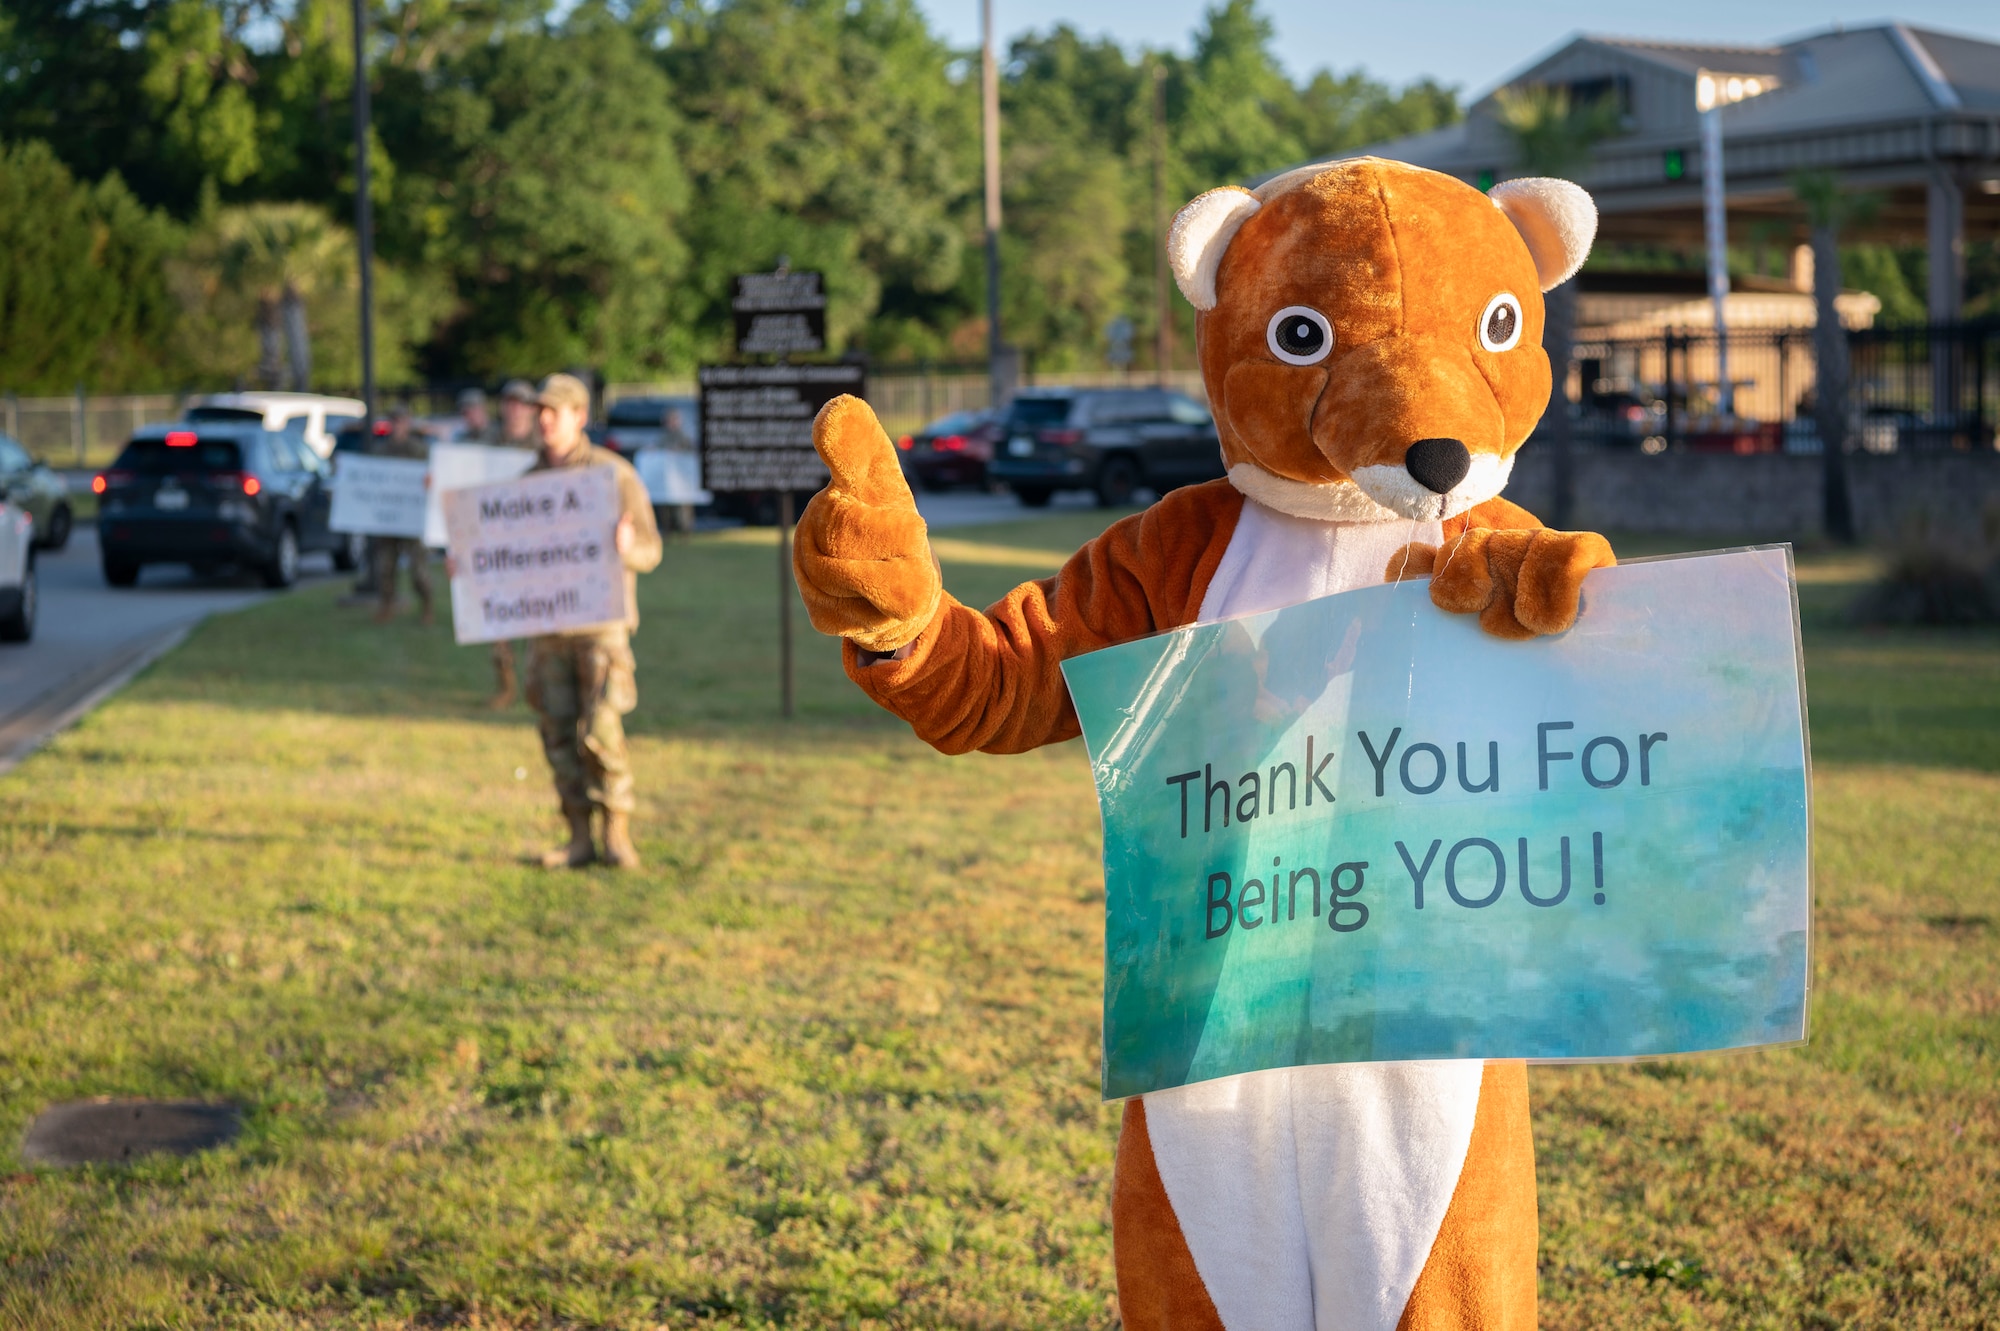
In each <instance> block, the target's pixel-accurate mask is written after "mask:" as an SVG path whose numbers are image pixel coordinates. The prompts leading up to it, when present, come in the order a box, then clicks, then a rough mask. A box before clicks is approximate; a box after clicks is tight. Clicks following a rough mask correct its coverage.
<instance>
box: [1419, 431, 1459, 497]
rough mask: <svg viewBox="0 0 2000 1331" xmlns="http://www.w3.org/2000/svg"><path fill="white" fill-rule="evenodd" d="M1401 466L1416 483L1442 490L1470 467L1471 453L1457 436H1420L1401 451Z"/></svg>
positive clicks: (1427, 488)
mask: <svg viewBox="0 0 2000 1331" xmlns="http://www.w3.org/2000/svg"><path fill="white" fill-rule="evenodd" d="M1403 466H1404V467H1406V468H1408V469H1409V473H1410V475H1412V476H1414V477H1415V478H1416V480H1417V484H1419V485H1421V486H1423V487H1424V488H1425V489H1426V490H1430V491H1432V492H1434V493H1436V494H1444V493H1446V492H1447V491H1449V490H1450V489H1451V487H1452V486H1454V485H1457V484H1458V483H1459V482H1460V481H1462V480H1464V479H1465V473H1467V472H1468V471H1471V470H1472V454H1471V453H1469V452H1467V451H1466V448H1465V445H1464V444H1461V443H1459V442H1458V440H1456V439H1419V440H1417V442H1416V443H1414V444H1411V445H1410V451H1409V452H1407V453H1405V454H1403Z"/></svg>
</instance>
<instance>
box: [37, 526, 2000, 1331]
mask: <svg viewBox="0 0 2000 1331" xmlns="http://www.w3.org/2000/svg"><path fill="white" fill-rule="evenodd" d="M1101 521H1102V519H1100V518H1099V517H1098V516H1097V515H1095V514H1081V513H1079V514H1067V515H1062V516H1055V517H1049V518H1044V519H1039V520H1035V521H1030V522H1022V523H1019V524H1014V525H1010V526H1007V527H992V528H985V529H977V530H966V531H955V532H951V533H948V534H946V535H948V537H949V539H941V540H940V541H939V543H938V544H939V549H940V554H941V556H942V557H943V559H944V562H945V571H946V576H947V579H948V581H949V583H950V584H951V586H952V587H953V589H954V590H955V591H957V592H958V593H959V594H960V595H961V596H962V597H964V598H965V599H967V600H973V601H984V600H986V599H990V598H991V597H993V596H995V595H997V594H998V593H999V592H1001V591H1002V590H1004V589H1005V588H1006V587H1007V586H1009V585H1011V584H1012V583H1013V582H1015V581H1018V580H1019V579H1020V578H1022V577H1027V576H1034V575H1036V574H1038V573H1039V572H1041V571H1044V570H1046V569H1047V568H1048V567H1051V566H1052V564H1053V562H1054V560H1055V559H1057V558H1059V557H1060V556H1061V554H1063V553H1064V552H1066V551H1068V550H1070V549H1071V548H1073V547H1074V546H1075V545H1076V544H1077V543H1078V542H1079V541H1080V540H1082V539H1084V538H1085V537H1086V536H1088V535H1089V534H1090V533H1091V532H1092V531H1093V530H1094V529H1095V528H1096V527H1097V526H1098V525H1100V523H1101ZM770 540H771V538H770V534H769V533H735V534H724V535H719V536H710V537H703V538H701V539H699V540H696V541H693V542H689V543H682V544H675V545H672V546H670V548H669V550H668V554H667V558H666V562H665V564H664V565H663V568H662V571H661V572H659V573H657V574H655V575H653V576H651V577H649V578H646V579H642V580H641V598H642V610H643V613H644V615H645V619H646V623H645V627H644V628H643V629H642V630H641V632H640V635H639V638H638V640H637V650H638V655H639V659H640V690H641V695H642V700H641V705H640V708H639V710H638V711H637V712H636V713H634V715H633V716H632V717H631V719H630V720H631V724H630V729H631V731H632V733H633V734H634V736H635V740H634V746H633V747H634V756H635V760H636V763H637V765H638V769H639V790H640V799H641V816H640V819H639V823H640V832H641V836H640V847H641V850H642V851H643V852H644V853H645V854H646V855H647V857H648V867H647V869H646V870H645V871H643V872H641V873H639V874H636V875H630V876H619V875H616V874H613V873H608V872H603V871H591V872H587V873H582V874H563V873H549V872H545V871H542V870H539V869H531V868H528V867H525V866H524V865H523V864H522V863H521V857H522V856H523V855H524V854H525V853H527V852H529V851H531V850H534V849H538V848H540V847H541V846H543V845H545V844H547V843H549V842H550V841H551V840H552V839H553V838H555V836H556V834H557V830H558V829H557V820H556V818H555V815H554V810H553V808H552V807H551V805H552V800H551V796H550V794H549V791H548V786H547V781H546V777H545V775H544V771H543V767H542V761H541V757H540V752H539V749H538V746H537V745H536V742H535V739H534V736H533V732H532V730H531V728H530V726H529V724H528V718H527V715H526V713H525V712H523V711H514V712H510V713H507V714H503V715H497V716H496V715H495V714H493V713H490V712H488V711H486V710H485V709H484V707H483V706H482V701H483V697H484V693H485V690H486V688H487V687H488V685H489V680H488V678H487V673H486V672H487V664H486V658H485V653H484V652H483V651H482V650H473V649H460V648H455V647H453V646H452V645H451V643H450V641H449V637H448V632H447V631H446V630H444V629H442V628H439V629H436V630H429V631H426V630H420V629H418V628H416V627H414V626H413V625H408V624H403V625H397V626H394V627H391V628H388V629H378V628H376V627H375V626H373V625H371V624H369V623H367V622H366V621H365V619H364V617H363V613H364V612H361V611H343V610H339V609H337V608H336V607H335V606H334V591H333V590H332V589H327V588H321V589H316V590H310V591H306V592H303V593H300V594H298V595H295V596H291V597H288V598H285V599H282V600H278V601H274V602H269V603H266V604H264V605H262V606H260V607H258V608H256V609H254V610H252V611H249V612H246V613H243V614H240V615H236V616H232V617H228V618H223V619H217V620H214V621H211V622H210V623H209V624H208V625H207V626H206V627H204V628H203V629H202V630H201V631H200V632H198V633H197V634H195V635H194V637H193V638H191V639H190V641H189V642H188V643H187V644H186V645H185V646H184V647H183V648H181V649H180V650H179V651H177V652H176V653H174V654H173V655H171V656H170V657H168V658H167V659H165V660H164V661H162V662H161V663H160V664H159V665H157V666H156V667H154V668H153V669H152V670H151V671H150V672H149V673H148V674H147V675H146V676H145V677H144V678H142V679H141V680H140V681H139V682H138V683H137V684H135V685H134V686H133V687H132V688H130V689H129V690H127V691H126V692H125V693H124V694H123V695H121V696H120V697H119V698H118V699H116V700H115V701H114V702H113V703H111V704H110V705H109V706H107V707H105V708H104V709H103V710H102V711H100V712H99V713H97V714H96V715H95V716H93V717H91V718H90V719H89V720H88V721H87V722H85V723H84V724H83V725H82V726H80V727H78V728H77V729H76V730H74V731H72V732H70V733H69V734H67V735H65V736H63V737H62V738H61V739H59V740H58V741H57V742H56V743H55V744H54V745H52V746H51V747H50V748H49V749H48V750H46V751H45V752H43V753H41V754H40V755H38V756H37V757H35V758H33V759H32V760H30V761H29V762H27V763H26V764H24V765H23V766H22V767H21V768H19V769H18V770H17V771H15V772H14V773H13V774H11V775H9V776H7V777H5V778H0V1326H6V1327H12V1326H17V1325H18V1326H23V1327H75V1328H85V1327H90V1328H95V1327H111V1326H143V1327H179V1326H188V1327H194V1326H202V1327H207V1326H231V1327H295V1326H296V1327H308V1326H309V1327H336V1326H338V1327H416V1326H424V1327H430V1326H438V1325H466V1326H480V1327H546V1326H616V1327H627V1326H630V1327H641V1326H655V1325H668V1326H676V1327H679V1326H696V1325H727V1326H777V1325H784V1326H794V1327H816V1326H908V1327H927V1326H967V1327H994V1328H997V1327H1021V1328H1034V1327H1105V1326H1111V1325H1114V1324H1115V1321H1116V1305H1115V1300H1114V1298H1113V1295H1112V1289H1111V1265H1110V1234H1109V1225H1108V1215H1107V1196H1108V1186H1109V1177H1110V1169H1111V1161H1112V1153H1113V1149H1114V1146H1115V1141H1116V1130H1117V1129H1116V1125H1117V1111H1116V1107H1115V1106H1112V1107H1107V1106H1103V1105H1101V1104H1099V1102H1098V1100H1097V1094H1096V1082H1095V1078H1096V1067H1097V1026H1098V1002H1099V982H1100V970H1101V953H1100V948H1101V928H1102V923H1101V921H1102V909H1103V907H1102V892H1101V888H1100V884H1099V869H1098V860H1097V855H1098V834H1097V815H1096V810H1095V805H1094V802H1093V799H1092V795H1091V789H1090V782H1089V774H1088V770H1087V766H1086V763H1085V758H1084V754H1083V752H1082V749H1081V746H1080V745H1076V744H1070V745H1064V746H1060V747H1058V748H1055V749H1051V750H1044V751H1041V752H1038V753H1035V754H1030V755H1026V756H1022V757H1012V758H989V757H984V756H977V757H970V758H957V759H945V758H941V757H938V756H936V755H934V754H932V753H931V752H930V751H929V750H928V749H926V748H924V747H922V746H921V745H919V744H918V743H916V742H915V741H914V740H913V739H911V738H910V737H909V735H908V734H907V732H906V731H904V730H903V728H902V727H901V726H900V725H899V724H898V723H896V722H894V721H893V720H891V719H889V718H887V717H885V716H883V715H881V714H878V713H877V712H875V711H874V709H873V708H872V705H870V704H869V703H867V702H866V700H865V699H864V698H862V697H861V695H860V694H859V692H858V691H857V690H855V689H854V688H853V687H852V686H851V685H849V684H848V683H847V681H846V679H845V678H844V677H843V676H842V675H841V673H840V670H839V666H838V659H837V652H836V650H835V648H834V647H833V645H832V644H831V643H828V642H826V641H824V640H821V639H818V638H816V637H814V636H813V635H811V634H810V632H809V631H807V630H806V628H805V624H804V616H803V614H802V613H801V614H800V615H799V618H798V624H799V628H800V631H801V632H800V639H799V641H800V647H801V652H800V666H799V710H800V716H799V719H798V721H797V722H795V723H793V724H791V725H782V724H779V723H778V722H777V721H776V719H775V711H776V682H775V674H774V668H773V665H772V660H773V656H774V651H775V641H776V624H775V618H776V616H775V612H774V609H773V594H774V588H773V584H774V582H775V574H774V570H773V550H772V546H771V543H770ZM1640 548H1642V547H1637V546H1635V547H1633V549H1634V550H1638V549H1640ZM1801 567H1802V573H1803V578H1804V582H1805V585H1804V588H1803V602H1804V611H1805V617H1806V621H1807V636H1808V658H1807V660H1808V669H1809V675H1810V701H1811V708H1812V723H1813V741H1814V756H1815V759H1816V767H1815V781H1816V795H1817V803H1816V814H1817V818H1818V826H1817V863H1818V869H1819V886H1818V919H1817V936H1816V947H1815V953H1816V963H1817V965H1816V976H1815V990H1814V995H1815V1010H1814V1013H1813V1031H1814V1038H1813V1042H1812V1044H1811V1045H1810V1046H1809V1047H1807V1048H1804V1049H1799V1050H1787V1051H1781V1052H1773V1053H1765V1054H1753V1055H1743V1056H1727V1057H1713V1058H1704V1059H1693V1060H1684V1061H1679V1062H1674V1063H1670V1064H1662V1065H1653V1066H1647V1067H1639V1068H1628V1067H1607V1068H1588V1069H1560V1070H1558V1069H1538V1070H1536V1071H1535V1072H1534V1073H1533V1093H1534V1097H1535V1128H1536V1134H1537V1141H1538V1145H1539V1152H1540V1155H1539V1159H1540V1180H1541V1194H1542V1235H1541V1243H1542V1246H1541V1252H1542V1310H1543V1312H1542V1316H1543V1322H1544V1324H1545V1325H1547V1326H1550V1327H1576V1328H1602V1327H1642V1326H1643V1327H1652V1326H1660V1325H1688V1326H1710V1325H1729V1326H1751V1327H1796V1326H1814V1327H1818V1326H1827V1327H1832V1326H1885V1327H1886V1326H1894V1327H1903V1328H1920V1327H1947V1326H1951V1327H1976V1326H1991V1325H1993V1324H1994V1322H1995V1321H1996V1320H2000V1256H1996V1254H1997V1253H2000V1093H1996V1089H1995V1086H1996V1074H2000V1050H1996V1033H1997V1032H2000V814H1996V809H2000V635H1994V634H1973V633H1949V634H1947V633H1925V632H1914V631H1912V632H1892V633H1858V632H1852V631H1848V630H1844V629H1842V628H1840V627H1838V624H1839V616H1838V610H1839V607H1840V605H1841V604H1842V603H1843V601H1844V600H1845V598H1847V597H1848V596H1850V595H1851V594H1852V592H1853V590H1854V587H1855V580H1856V579H1859V578H1862V577H1865V576H1866V575H1867V565H1866V562H1865V561H1857V560H1855V559H1853V558H1851V557H1849V558H1836V557H1830V556H1828V557H1813V556H1808V557H1806V558H1804V559H1803V560H1802V565H1801ZM91 1095H111V1096H141V1095H149V1096H170V1097H198V1098H204V1099H221V1100H228V1101H231V1102H234V1103H236V1104H239V1105H241V1106H243V1107H244V1108H245V1110H246V1113H247V1130H246V1132H245V1134H244V1136H243V1138H242V1139H241V1140H240V1141H239V1142H238V1143H237V1144H236V1145H234V1146H232V1147H230V1148H227V1149H225V1150H222V1151H219V1152H216V1153H213V1154H211V1155H209V1156H206V1157H202V1158H199V1159H195V1160H189V1161H168V1160H153V1161H148V1162H145V1163H141V1164H138V1165H136V1166H133V1167H131V1168H126V1169H92V1170H81V1171H64V1172H51V1171H27V1170H24V1169H22V1167H21V1166H20V1165H19V1164H18V1163H15V1157H14V1156H13V1154H12V1144H13V1143H14V1142H16V1141H18V1139H19V1136H20V1133H21V1132H22V1130H23V1129H24V1128H25V1126H26V1124H27V1122H28V1120H29V1119H30V1118H31V1117H32V1116H33V1115H34V1114H35V1113H36V1112H37V1111H38V1110H39V1109H40V1108H41V1107H42V1106H44V1105H46V1104H48V1103H49V1102H51V1101H56V1100H66V1099H73V1098H78V1097H83V1096H91Z"/></svg>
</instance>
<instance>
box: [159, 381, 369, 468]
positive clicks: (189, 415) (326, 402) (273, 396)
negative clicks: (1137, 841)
mask: <svg viewBox="0 0 2000 1331" xmlns="http://www.w3.org/2000/svg"><path fill="white" fill-rule="evenodd" d="M367 410H368V406H367V404H366V403H364V402H362V401H361V400H360V399H359V398H352V397H326V396H324V395H322V394H319V393H212V394H210V395H209V396H207V397H204V398H198V399H196V401H195V402H194V403H193V404H192V405H190V406H189V407H188V409H187V412H186V413H185V415H184V417H183V419H185V420H188V421H191V422H193V423H195V424H197V425H199V424H202V423H205V422H208V421H258V422H261V423H262V424H263V426H264V428H265V429H267V430H288V431H290V432H291V433H292V434H293V436H294V437H296V438H299V439H303V440H304V441H305V443H306V447H308V448H310V449H312V451H313V452H315V453H317V454H319V455H320V456H321V457H323V458H326V457H332V456H333V440H334V436H336V435H338V434H339V433H340V432H341V430H342V429H344V428H346V427H347V426H349V425H353V424H355V423H356V422H357V421H359V420H360V419H361V417H362V416H363V414H365V413H366V412H367Z"/></svg>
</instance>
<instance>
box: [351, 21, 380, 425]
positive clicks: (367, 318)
mask: <svg viewBox="0 0 2000 1331" xmlns="http://www.w3.org/2000/svg"><path fill="white" fill-rule="evenodd" d="M367 31H368V0H354V245H355V250H356V255H355V258H356V260H357V261H358V262H359V263H360V265H361V401H362V404H363V406H362V413H361V440H362V446H363V447H364V448H365V447H368V446H369V444H370V442H371V441H372V440H373V439H374V438H375V208H374V204H373V202H372V201H371V200H370V199H369V197H368V119H369V114H368V50H367Z"/></svg>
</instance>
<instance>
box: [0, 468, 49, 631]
mask: <svg viewBox="0 0 2000 1331" xmlns="http://www.w3.org/2000/svg"><path fill="white" fill-rule="evenodd" d="M40 599H41V598H40V597H39V596H38V595H37V594H36V586H35V520H34V519H33V518H31V517H29V516H28V511H27V510H26V509H24V508H22V507H20V506H19V505H18V504H9V503H6V502H5V501H3V500H0V642H26V641H27V640H28V639H30V638H32V637H34V636H35V609H36V605H37V602H39V600H40Z"/></svg>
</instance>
